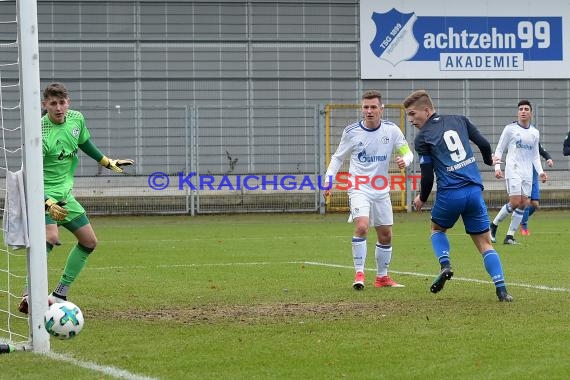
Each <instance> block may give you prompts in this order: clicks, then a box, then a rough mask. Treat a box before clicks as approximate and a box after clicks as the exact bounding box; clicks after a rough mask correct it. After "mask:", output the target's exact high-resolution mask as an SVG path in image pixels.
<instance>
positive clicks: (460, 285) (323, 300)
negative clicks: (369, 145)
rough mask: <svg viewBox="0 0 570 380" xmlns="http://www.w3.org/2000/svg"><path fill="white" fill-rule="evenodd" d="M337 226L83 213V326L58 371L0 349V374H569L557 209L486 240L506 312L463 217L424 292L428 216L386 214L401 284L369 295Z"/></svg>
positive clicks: (66, 346) (563, 247)
mask: <svg viewBox="0 0 570 380" xmlns="http://www.w3.org/2000/svg"><path fill="white" fill-rule="evenodd" d="M492 214H493V215H494V213H492ZM346 219H347V218H346V215H344V214H330V215H326V216H322V215H314V214H302V215H288V214H277V215H223V216H222V215H219V216H198V217H194V218H192V217H186V216H172V217H94V218H92V223H93V226H94V228H95V231H96V232H97V235H98V238H99V246H98V248H97V250H96V251H95V253H94V254H93V256H92V257H91V258H90V259H89V262H88V264H87V267H86V269H85V270H84V272H83V273H82V274H81V276H80V277H79V279H78V280H77V282H76V283H75V284H74V286H73V287H72V289H71V292H70V300H71V301H73V302H76V303H77V304H78V305H79V306H80V307H81V309H82V311H83V314H84V316H85V327H84V329H83V331H82V332H81V334H80V335H79V336H78V337H76V338H75V339H73V340H71V341H58V340H55V339H52V340H51V346H52V350H53V351H54V352H55V353H57V354H61V355H64V356H65V357H66V358H72V362H69V361H64V360H58V359H57V357H46V356H42V355H36V354H30V353H20V352H17V353H12V354H9V355H1V356H0V366H1V370H2V376H1V377H2V378H25V379H45V378H55V377H56V376H57V377H65V378H67V379H110V378H113V376H119V375H120V374H121V372H120V371H121V370H124V371H126V372H127V374H126V375H125V376H126V377H124V378H141V379H142V378H152V379H154V378H160V379H222V378H226V379H359V380H362V379H430V378H433V379H439V378H450V379H491V378H493V379H535V378H542V379H566V378H568V377H569V376H570V360H568V358H569V357H570V355H569V354H570V351H569V347H570V345H569V342H570V329H569V328H568V322H569V319H568V316H569V315H570V302H569V295H570V294H569V293H570V276H569V268H570V255H569V252H568V247H567V244H568V241H569V240H568V234H569V229H570V223H569V222H568V220H569V219H570V212H565V211H545V210H543V211H540V212H538V213H536V214H535V215H534V216H533V217H532V218H531V223H530V230H531V235H530V236H528V237H522V236H519V241H520V243H521V244H519V245H516V246H504V245H502V244H496V245H495V247H496V248H497V250H498V252H499V254H500V255H501V259H502V262H503V268H504V271H505V275H506V281H507V283H508V285H509V291H510V293H511V294H512V295H513V296H514V297H515V302H513V303H511V304H505V303H499V302H498V301H497V298H496V296H495V291H494V287H493V285H492V284H491V283H490V281H489V278H488V275H487V273H486V272H485V270H484V267H483V264H482V260H481V257H480V255H479V254H478V253H477V252H476V250H475V247H474V245H473V243H472V241H471V239H470V238H469V236H468V235H466V234H465V233H464V230H463V225H462V224H461V223H458V225H457V226H456V227H455V228H454V229H452V230H450V231H449V236H450V241H451V245H452V250H451V258H452V263H453V266H454V270H455V277H454V278H453V280H452V281H450V282H448V283H447V284H446V287H445V289H444V290H443V291H442V292H440V293H438V294H431V293H430V292H429V286H430V284H431V282H432V280H433V278H434V276H435V275H436V274H437V272H438V270H439V266H438V264H437V262H436V260H435V258H434V256H433V253H432V249H431V243H430V239H429V213H427V212H422V213H414V214H396V217H395V225H394V238H393V247H394V252H393V258H392V264H391V266H390V271H391V276H392V277H393V278H394V279H396V280H397V281H398V282H401V283H402V284H404V285H405V286H406V287H405V288H394V289H375V288H374V287H373V280H374V275H375V271H374V269H375V263H374V254H373V245H374V243H375V235H371V236H370V238H369V240H368V246H369V249H368V258H367V287H366V288H365V290H364V291H361V292H356V291H354V290H353V289H352V287H351V284H352V280H353V275H354V273H353V269H352V258H351V253H350V249H351V248H350V247H351V246H350V238H351V236H352V232H353V227H352V225H351V224H348V223H346ZM507 224H508V220H506V221H504V222H503V223H502V225H501V226H500V229H499V234H498V235H499V236H503V234H504V232H505V229H506V228H507ZM61 239H62V242H63V246H61V247H57V248H56V249H55V250H54V251H53V252H52V253H51V254H50V257H49V271H48V274H49V277H50V288H51V287H53V286H54V285H55V283H56V282H57V279H58V277H59V274H60V271H61V268H62V267H63V265H64V262H65V258H66V256H67V252H68V250H69V248H70V247H71V245H72V244H73V243H74V239H73V236H72V235H70V234H69V233H68V232H67V231H62V233H61ZM77 363H79V364H81V363H95V364H96V365H97V366H98V367H97V368H92V369H89V368H84V367H85V365H84V366H83V367H82V366H81V365H77ZM107 366H108V367H110V368H111V369H112V370H111V371H110V372H104V371H103V372H101V368H106V367H107ZM117 371H119V373H117ZM129 376H130V377H129Z"/></svg>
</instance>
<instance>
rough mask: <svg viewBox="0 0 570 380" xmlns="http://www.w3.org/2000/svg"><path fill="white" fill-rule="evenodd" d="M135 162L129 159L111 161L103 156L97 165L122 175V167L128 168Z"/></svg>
mask: <svg viewBox="0 0 570 380" xmlns="http://www.w3.org/2000/svg"><path fill="white" fill-rule="evenodd" d="M134 163H135V162H134V161H133V160H131V159H128V158H127V159H121V158H120V159H116V160H114V159H112V158H109V157H107V156H103V158H102V159H101V160H99V165H101V166H104V167H106V168H107V169H109V170H112V171H114V172H115V173H122V172H123V168H122V166H129V165H133V164H134Z"/></svg>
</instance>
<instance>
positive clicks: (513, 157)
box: [495, 122, 544, 181]
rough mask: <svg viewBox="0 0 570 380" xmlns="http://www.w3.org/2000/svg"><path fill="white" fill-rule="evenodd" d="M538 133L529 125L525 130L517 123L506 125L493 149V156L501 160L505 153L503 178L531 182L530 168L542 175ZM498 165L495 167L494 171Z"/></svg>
mask: <svg viewBox="0 0 570 380" xmlns="http://www.w3.org/2000/svg"><path fill="white" fill-rule="evenodd" d="M538 142H539V132H538V129H536V128H535V127H533V126H532V125H529V126H528V127H527V128H525V127H522V126H520V125H519V124H518V123H517V122H514V123H511V124H507V125H506V126H505V129H503V133H501V137H500V138H499V143H498V144H497V148H496V149H495V156H497V157H499V158H502V157H503V153H504V152H505V150H508V152H507V158H506V160H503V161H504V162H505V178H520V179H525V180H530V181H532V167H533V166H534V168H535V169H536V171H537V173H538V174H541V173H543V172H544V171H543V170H542V164H541V162H540V155H539V153H538V146H539V144H538ZM497 168H500V165H497V166H495V169H497Z"/></svg>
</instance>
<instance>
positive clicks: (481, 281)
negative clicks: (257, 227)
mask: <svg viewBox="0 0 570 380" xmlns="http://www.w3.org/2000/svg"><path fill="white" fill-rule="evenodd" d="M295 263H296V264H306V265H315V266H322V267H332V268H346V269H353V268H354V267H352V266H348V265H338V264H328V263H319V262H314V261H299V262H295ZM390 272H391V273H396V274H403V275H408V276H416V277H434V275H433V274H426V273H417V272H401V271H395V270H391V271H390ZM453 279H454V280H459V281H465V282H475V283H478V284H492V282H491V281H484V280H477V279H475V278H465V277H455V276H454V277H453ZM506 284H507V285H509V286H518V287H521V288H529V289H538V290H548V291H552V292H570V289H568V288H554V287H550V286H545V285H530V284H521V283H509V282H507V283H506Z"/></svg>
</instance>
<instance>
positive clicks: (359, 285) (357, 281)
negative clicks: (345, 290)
mask: <svg viewBox="0 0 570 380" xmlns="http://www.w3.org/2000/svg"><path fill="white" fill-rule="evenodd" d="M352 287H353V288H354V289H355V290H362V289H364V272H360V271H359V272H356V275H355V276H354V283H353V284H352Z"/></svg>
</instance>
